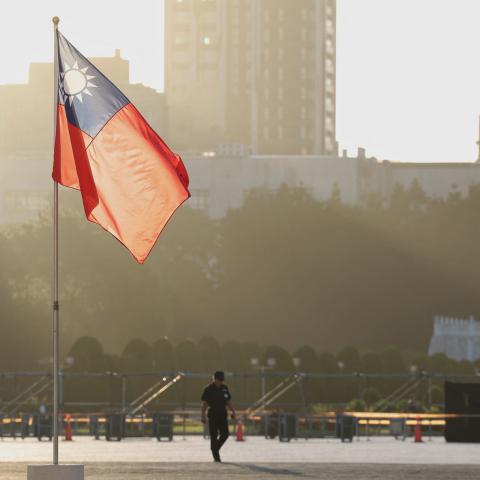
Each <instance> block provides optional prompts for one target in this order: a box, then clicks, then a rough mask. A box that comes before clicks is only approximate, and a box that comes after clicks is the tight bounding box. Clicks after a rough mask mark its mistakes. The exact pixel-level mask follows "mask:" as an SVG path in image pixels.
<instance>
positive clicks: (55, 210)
mask: <svg viewBox="0 0 480 480" xmlns="http://www.w3.org/2000/svg"><path fill="white" fill-rule="evenodd" d="M52 21H53V41H54V54H55V58H54V63H53V65H54V69H53V75H54V82H53V84H54V92H53V95H54V96H53V148H54V149H55V133H56V128H57V99H58V41H57V30H58V23H59V22H60V19H59V18H58V17H53V18H52ZM52 306H53V464H54V465H58V423H59V422H58V420H59V419H58V414H59V412H58V400H59V391H58V385H59V378H58V377H59V373H60V372H59V370H60V369H59V348H58V344H59V303H58V183H57V182H55V181H54V182H53V305H52Z"/></svg>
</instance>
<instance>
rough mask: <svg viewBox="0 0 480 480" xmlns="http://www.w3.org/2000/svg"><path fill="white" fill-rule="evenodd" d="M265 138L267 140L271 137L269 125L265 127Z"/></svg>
mask: <svg viewBox="0 0 480 480" xmlns="http://www.w3.org/2000/svg"><path fill="white" fill-rule="evenodd" d="M263 138H264V139H265V140H268V139H269V138H270V132H269V130H268V127H263Z"/></svg>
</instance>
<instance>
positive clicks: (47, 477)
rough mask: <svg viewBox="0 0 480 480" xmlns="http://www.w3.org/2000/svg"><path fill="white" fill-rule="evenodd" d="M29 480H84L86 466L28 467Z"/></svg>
mask: <svg viewBox="0 0 480 480" xmlns="http://www.w3.org/2000/svg"><path fill="white" fill-rule="evenodd" d="M27 480H84V466H83V465H28V466H27Z"/></svg>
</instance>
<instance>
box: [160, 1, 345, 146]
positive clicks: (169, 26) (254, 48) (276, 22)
mask: <svg viewBox="0 0 480 480" xmlns="http://www.w3.org/2000/svg"><path fill="white" fill-rule="evenodd" d="M335 15H336V9H335V0H296V1H295V2H292V1H291V0H166V2H165V29H166V33H165V90H166V92H167V98H168V107H169V111H170V126H171V128H170V132H169V141H170V143H171V144H172V146H173V147H174V148H176V149H177V150H180V151H211V150H217V149H218V145H219V144H223V145H232V146H233V149H235V148H243V149H244V150H245V151H250V152H252V153H254V154H284V155H285V154H286V155H298V154H305V155H322V154H323V155H325V154H326V155H333V154H335V153H336V148H337V146H336V136H335V71H336V69H335V51H336V49H335V25H336V22H335ZM235 146H242V147H235Z"/></svg>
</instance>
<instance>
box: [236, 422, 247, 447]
mask: <svg viewBox="0 0 480 480" xmlns="http://www.w3.org/2000/svg"><path fill="white" fill-rule="evenodd" d="M244 440H245V439H244V438H243V423H242V422H238V423H237V442H243V441H244Z"/></svg>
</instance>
